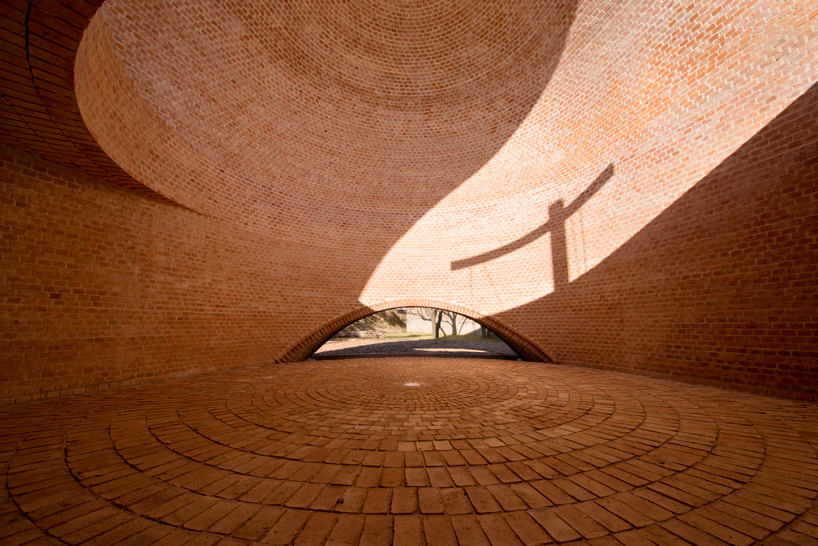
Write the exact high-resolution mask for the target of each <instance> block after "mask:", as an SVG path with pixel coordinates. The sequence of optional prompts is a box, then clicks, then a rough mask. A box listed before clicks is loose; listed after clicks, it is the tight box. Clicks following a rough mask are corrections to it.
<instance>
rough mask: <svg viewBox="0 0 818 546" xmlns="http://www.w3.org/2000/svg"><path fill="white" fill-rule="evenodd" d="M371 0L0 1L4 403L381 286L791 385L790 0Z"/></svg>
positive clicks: (536, 329) (806, 15) (804, 322)
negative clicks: (272, 0)
mask: <svg viewBox="0 0 818 546" xmlns="http://www.w3.org/2000/svg"><path fill="white" fill-rule="evenodd" d="M370 5H371V4H369V3H363V2H360V3H359V2H344V3H331V4H327V5H326V6H323V7H322V6H317V11H315V10H314V11H310V10H311V9H312V8H313V7H315V6H313V4H310V3H303V4H300V3H294V4H292V5H291V4H284V3H281V4H274V5H267V4H264V5H261V4H259V5H258V6H256V5H254V4H253V3H249V2H248V3H245V4H236V5H233V4H231V5H230V6H229V7H225V5H224V3H219V2H200V1H197V2H189V3H176V4H171V3H170V2H157V3H156V5H155V6H154V8H155V9H152V10H151V12H150V13H147V12H145V11H144V10H143V9H142V7H141V4H137V3H134V2H131V1H128V0H111V1H110V2H108V3H106V4H105V5H104V6H103V7H102V9H100V10H98V9H97V8H98V5H97V4H95V3H93V2H91V3H83V2H73V3H71V4H70V5H68V4H55V3H52V2H50V1H48V2H46V1H34V2H25V1H23V2H15V1H11V2H10V3H8V4H4V6H5V7H4V11H3V13H4V16H3V17H4V19H3V29H4V30H3V33H2V34H0V45H2V48H3V53H4V55H3V57H2V59H0V64H2V68H3V70H2V75H0V90H2V103H0V116H2V124H0V144H2V146H3V148H2V151H0V161H2V168H0V181H2V184H3V193H2V199H3V201H2V206H3V209H2V210H3V215H2V220H1V221H0V227H2V230H3V232H2V234H3V239H2V247H0V249H1V250H2V256H0V260H2V271H0V275H2V280H3V291H2V302H1V303H0V305H2V307H0V320H2V338H1V339H0V343H2V345H0V358H1V359H2V360H0V366H1V367H0V383H2V389H1V390H2V392H0V399H2V400H3V402H13V401H15V400H17V401H23V400H28V399H31V398H39V397H43V396H56V395H62V394H70V393H73V392H80V391H82V390H84V389H95V388H104V387H108V386H113V385H120V384H128V383H133V382H139V381H145V380H156V379H162V378H168V377H174V376H179V375H185V374H190V373H196V372H200V371H205V370H213V369H224V368H232V367H240V366H246V365H253V364H259V363H269V362H273V361H275V360H276V359H281V358H285V359H289V358H292V357H293V355H297V356H298V357H299V358H300V357H304V356H306V355H307V353H308V352H309V350H310V349H311V348H312V346H313V344H314V342H316V341H320V339H322V338H323V336H324V335H326V333H327V332H326V331H325V330H326V329H327V328H328V325H329V326H331V328H340V327H343V325H344V323H345V321H346V320H347V319H350V317H355V318H360V316H361V313H362V312H366V310H367V309H377V308H382V307H383V308H385V307H384V306H388V305H389V303H388V302H395V301H401V302H422V301H435V302H440V303H442V304H446V305H449V306H451V307H452V308H457V309H464V310H469V312H470V313H472V315H473V316H475V317H478V318H480V317H482V318H483V319H484V320H485V321H486V322H487V323H491V324H496V325H499V326H500V327H501V328H504V331H506V332H508V334H509V335H513V336H517V337H518V338H519V340H520V343H525V344H528V345H529V346H530V351H529V354H532V355H534V354H539V355H543V357H545V356H544V355H548V356H550V357H552V358H553V359H554V360H555V361H556V362H558V363H566V364H575V365H582V366H592V367H600V368H607V369H616V370H622V371H630V372H635V373H643V374H649V375H654V376H662V377H672V378H676V379H680V380H684V381H691V382H699V383H707V384H712V385H718V386H723V387H730V388H739V389H742V390H750V391H754V392H762V393H769V394H776V395H781V396H790V397H799V398H806V399H815V396H816V373H818V372H816V368H818V359H817V358H816V353H817V352H818V349H816V347H817V346H818V342H817V340H816V338H815V331H816V329H818V316H816V311H815V309H817V308H818V302H816V286H818V279H816V278H815V275H816V274H815V271H816V270H818V267H816V263H815V255H816V252H818V247H816V230H815V225H816V223H818V222H816V196H815V193H816V189H815V187H816V179H818V173H817V172H816V161H815V157H816V138H817V137H816V133H815V129H814V127H815V125H816V115H815V110H816V99H815V95H816V91H815V87H814V85H815V83H816V81H817V80H818V11H816V10H815V8H814V6H812V5H811V3H810V2H807V1H796V2H792V3H788V4H786V5H781V3H780V2H775V1H772V0H764V1H761V2H754V3H745V2H731V3H727V4H725V3H720V2H702V3H696V4H695V5H689V6H688V5H684V6H683V5H677V4H674V3H671V2H660V3H656V2H647V1H642V0H634V1H630V2H613V1H611V2H606V1H596V0H594V1H585V2H567V3H562V4H559V5H557V4H554V3H552V2H545V1H543V2H536V1H535V2H527V3H519V2H504V1H501V0H498V1H496V2H486V3H474V2H466V1H465V0H464V1H463V2H445V3H444V2H441V3H429V4H424V7H423V8H422V9H421V8H420V7H417V6H413V5H409V4H400V5H398V4H394V5H393V4H388V5H387V4H383V6H382V9H379V10H372V9H367V6H370ZM418 6H420V4H418ZM95 14H96V15H95ZM92 17H94V18H93V21H92ZM201 21H219V25H218V28H216V27H208V26H206V25H204V26H203V25H202V24H201ZM441 21H447V22H448V24H446V25H441ZM487 36H488V37H493V39H492V40H490V41H485V40H484V38H485V37H487ZM81 43H82V45H80V44H81ZM78 52H79V54H78ZM350 320H354V319H350Z"/></svg>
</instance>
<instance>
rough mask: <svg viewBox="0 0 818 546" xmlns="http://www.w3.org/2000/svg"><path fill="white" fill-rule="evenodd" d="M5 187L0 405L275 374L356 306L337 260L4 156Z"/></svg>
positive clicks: (347, 270) (353, 279)
mask: <svg viewBox="0 0 818 546" xmlns="http://www.w3.org/2000/svg"><path fill="white" fill-rule="evenodd" d="M0 183H1V184H2V188H3V191H2V205H1V206H2V209H1V210H2V213H1V214H0V229H2V246H0V260H2V262H1V263H2V265H0V268H1V269H0V284H2V287H3V288H2V306H0V320H1V321H2V323H0V331H2V332H3V334H2V346H1V347H0V349H1V350H0V359H1V360H0V400H2V401H3V402H10V401H13V400H17V401H24V400H28V399H32V398H39V397H42V396H57V395H60V394H63V395H64V394H70V393H74V392H83V391H85V390H92V389H96V388H102V387H108V386H116V385H122V384H130V383H134V382H140V381H145V380H155V379H164V378H169V377H176V376H181V375H186V374H190V373H196V372H200V371H205V370H216V369H224V368H231V367H236V366H246V365H252V364H258V363H265V362H272V361H273V360H274V359H275V358H277V357H278V356H280V355H281V353H282V352H283V351H284V350H285V349H286V348H287V347H288V344H292V343H294V342H295V341H297V340H298V339H299V338H300V337H302V336H303V335H304V334H305V333H307V332H309V331H310V330H311V329H314V328H316V327H318V326H320V325H321V324H322V323H323V322H324V321H325V320H326V317H332V316H337V315H341V314H344V313H345V312H347V311H348V310H350V309H352V308H355V307H358V306H360V304H359V303H358V302H357V298H356V295H357V294H356V291H355V289H354V288H355V286H356V285H357V284H360V283H362V282H364V280H365V275H364V274H363V273H362V272H361V271H358V270H356V269H354V267H355V266H354V264H347V266H346V267H345V265H344V263H343V262H344V261H345V259H344V257H343V256H342V254H343V252H341V251H338V250H333V249H322V248H312V249H306V248H303V247H302V248H299V249H295V248H294V247H293V246H292V245H289V244H288V243H286V242H284V243H282V242H277V241H274V240H270V239H268V238H265V237H262V236H259V235H255V234H252V233H249V232H245V231H242V230H240V229H237V228H234V227H231V226H228V225H225V224H223V223H220V222H217V221H213V220H211V219H208V218H205V217H203V216H202V215H200V214H197V213H194V212H191V211H188V210H185V209H182V208H179V207H174V206H172V205H168V204H165V203H161V202H157V201H156V200H152V199H148V198H145V197H142V196H140V195H138V194H136V193H132V192H129V191H128V190H123V189H120V188H117V187H115V186H112V185H110V184H107V183H103V182H98V181H95V180H94V179H91V178H89V177H83V176H81V175H77V174H75V173H72V172H70V171H67V170H65V169H62V168H59V167H56V166H54V165H51V164H48V163H46V162H44V161H42V160H38V159H36V158H33V157H31V156H26V155H23V154H21V153H19V152H15V151H12V150H10V149H7V148H5V149H2V151H0ZM333 253H334V254H336V255H337V256H336V258H337V259H334V260H333V263H334V265H335V266H337V267H336V268H334V269H333V270H328V269H325V268H324V265H325V263H326V261H325V260H326V258H327V257H328V255H330V254H333ZM346 261H347V262H348V260H346ZM347 282H348V283H349V284H347Z"/></svg>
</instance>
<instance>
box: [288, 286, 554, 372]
mask: <svg viewBox="0 0 818 546" xmlns="http://www.w3.org/2000/svg"><path fill="white" fill-rule="evenodd" d="M405 307H425V308H435V309H440V310H442V311H450V312H454V313H457V314H458V315H462V316H464V317H467V318H469V319H470V320H472V321H474V322H475V323H477V324H478V325H480V326H483V327H485V328H488V329H489V330H491V332H492V333H493V334H494V335H496V336H497V337H499V338H500V339H501V340H503V341H504V342H505V343H506V344H507V345H508V346H509V347H510V348H511V349H512V350H513V351H514V352H515V353H517V354H518V355H519V357H520V358H521V359H523V360H525V361H529V362H553V361H552V360H551V358H550V357H549V356H548V355H547V354H546V353H545V352H544V351H542V350H541V349H540V348H539V347H537V346H536V345H535V344H534V343H532V342H531V341H529V340H528V339H526V338H525V337H523V336H522V335H520V334H519V333H517V332H515V331H514V330H512V329H511V328H509V327H508V326H506V325H504V324H502V323H500V322H498V321H497V320H495V319H493V318H491V317H487V316H484V315H481V314H480V313H477V312H476V311H473V310H471V309H467V308H465V307H462V306H460V305H453V304H449V303H444V302H438V301H432V300H414V299H410V300H397V301H389V302H383V303H380V304H378V305H374V306H367V307H360V308H358V309H356V310H354V311H351V312H349V313H347V314H345V315H342V316H341V317H338V318H337V319H335V320H332V321H330V322H328V323H326V324H324V325H322V326H321V327H319V328H317V329H315V330H313V331H312V332H311V333H310V334H308V335H306V336H305V337H303V338H302V339H301V340H299V341H298V342H297V343H295V344H294V345H293V346H291V347H290V348H289V349H288V350H287V351H285V352H284V354H283V355H282V356H281V357H279V358H278V359H276V361H277V362H301V361H304V360H306V359H308V358H310V357H311V356H312V354H313V353H315V351H317V350H318V348H319V347H321V346H322V345H324V343H326V342H327V340H329V339H330V338H332V337H333V336H334V335H335V334H337V333H338V332H340V331H341V330H343V329H344V328H346V327H347V326H349V325H350V324H353V323H354V322H356V321H358V320H360V319H362V318H364V317H367V316H369V315H372V314H374V313H377V312H379V311H385V310H388V309H399V308H405Z"/></svg>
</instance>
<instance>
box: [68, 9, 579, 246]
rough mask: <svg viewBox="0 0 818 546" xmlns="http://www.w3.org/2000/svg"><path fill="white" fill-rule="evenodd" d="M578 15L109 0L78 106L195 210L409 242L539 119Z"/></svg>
mask: <svg viewBox="0 0 818 546" xmlns="http://www.w3.org/2000/svg"><path fill="white" fill-rule="evenodd" d="M573 4H574V3H573V2H565V3H559V4H557V3H554V2H548V1H545V0H539V1H534V2H503V1H492V2H472V1H468V0H459V1H450V0H446V1H435V2H420V1H402V2H375V1H372V0H359V1H355V2H239V3H225V2H199V1H188V2H169V1H166V2H159V3H157V4H156V5H155V7H152V8H151V10H144V9H143V6H142V5H141V4H139V3H135V2H131V1H129V0H111V1H109V2H106V3H105V5H104V7H103V8H102V10H101V12H100V13H99V14H98V15H97V16H96V17H95V20H94V21H93V22H92V24H91V27H90V28H89V30H88V31H87V32H86V34H85V37H84V42H83V46H82V47H81V49H80V52H79V56H78V64H77V74H78V78H77V79H78V84H79V85H78V88H77V94H78V99H79V103H80V106H81V109H82V112H83V116H84V118H85V120H86V123H87V124H88V126H89V128H90V129H91V131H92V133H93V134H94V136H95V138H96V139H97V141H98V142H99V143H100V145H101V146H102V148H103V149H104V150H105V151H106V152H107V153H108V154H109V155H110V156H111V157H112V158H113V159H114V160H115V161H117V162H118V163H119V164H120V165H121V166H122V167H123V168H124V169H125V170H126V171H128V172H129V173H131V174H132V175H133V176H134V177H135V178H137V179H138V180H140V181H142V182H143V183H144V184H145V185H147V186H149V187H151V188H154V189H155V190H157V191H158V192H160V193H162V194H163V195H166V196H168V197H170V198H172V199H174V200H176V201H177V202H179V203H181V204H184V205H186V206H188V207H190V208H192V209H194V210H197V211H200V212H203V213H206V214H210V215H214V216H217V217H220V218H223V219H228V220H229V221H231V222H234V223H238V224H240V225H242V226H246V227H249V228H251V229H254V230H261V231H268V230H272V231H273V232H275V233H277V234H281V235H284V236H286V237H288V238H307V239H310V238H313V237H316V236H321V234H322V233H325V232H326V231H327V230H333V231H335V232H337V233H339V234H340V235H350V234H353V235H355V236H357V237H361V236H363V237H376V238H394V237H395V236H400V234H401V233H402V231H403V230H405V229H406V227H407V224H406V222H405V221H401V220H400V219H398V220H397V221H396V220H395V218H401V217H406V216H407V215H408V216H409V217H411V218H412V219H417V218H418V217H419V216H420V215H422V214H423V213H424V212H425V211H427V210H428V209H429V208H431V207H433V206H434V205H435V204H436V203H437V202H438V201H439V200H440V199H441V198H442V197H443V196H445V195H446V194H447V193H448V192H450V191H451V190H452V189H454V188H456V187H457V186H458V185H460V184H461V183H462V182H463V181H464V180H466V179H467V178H468V177H470V176H471V175H473V174H474V173H475V172H477V171H478V170H479V169H480V168H481V167H483V166H484V165H485V164H486V163H487V162H488V161H489V160H490V159H491V158H492V157H493V156H494V155H495V154H496V153H497V151H498V149H500V147H502V146H503V145H504V144H505V143H506V141H507V140H508V139H509V137H510V136H511V135H512V134H513V133H514V131H515V130H516V129H517V128H518V126H519V125H520V124H521V122H522V121H523V120H524V119H525V118H526V116H527V115H528V114H529V113H530V111H531V109H532V107H533V105H534V104H535V103H536V101H537V100H538V98H539V97H540V95H541V93H542V91H543V89H544V88H545V86H546V85H547V83H548V80H549V78H550V76H551V74H552V73H553V70H554V68H555V67H556V65H557V62H558V61H559V58H560V54H561V53H562V49H563V46H564V43H565V39H566V37H567V35H568V30H569V28H570V25H571V22H572V20H573V16H574V10H573ZM136 135H140V137H141V138H136ZM486 189H489V188H486ZM316 212H319V214H316ZM305 215H308V216H309V217H310V218H311V221H310V222H304V221H303V218H304V217H305ZM362 218H365V220H366V221H364V222H362V221H361V220H362ZM372 227H376V228H377V229H376V230H373V229H372Z"/></svg>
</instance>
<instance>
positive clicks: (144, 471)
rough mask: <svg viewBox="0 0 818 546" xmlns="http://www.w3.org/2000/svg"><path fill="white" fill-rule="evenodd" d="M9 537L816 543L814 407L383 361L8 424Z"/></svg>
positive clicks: (210, 383) (135, 392)
mask: <svg viewBox="0 0 818 546" xmlns="http://www.w3.org/2000/svg"><path fill="white" fill-rule="evenodd" d="M0 418H2V421H0V423H1V424H2V429H1V430H0V432H2V476H3V480H4V482H5V483H4V487H3V488H2V494H3V498H2V499H0V543H2V544H4V545H12V544H99V545H106V544H129V545H141V544H166V545H170V544H204V545H209V544H223V545H227V544H235V545H239V544H255V543H260V544H299V545H300V544H305V545H306V544H392V543H394V544H429V545H431V544H467V545H468V546H478V545H481V544H493V545H498V544H502V545H506V544H509V545H516V544H525V545H533V544H546V543H555V542H556V543H590V544H599V545H618V544H624V545H641V544H687V543H691V544H700V545H701V544H730V545H745V544H754V543H765V544H774V545H789V544H799V545H800V544H816V543H818V506H816V492H818V454H816V447H818V407H816V405H815V404H809V403H800V402H796V401H788V400H781V399H775V398H767V397H761V396H756V395H746V394H742V393H737V392H730V391H723V390H716V389H712V388H708V387H696V386H691V385H688V384H680V383H674V382H669V381H660V380H652V379H647V378H644V377H638V376H630V375H627V374H617V373H611V372H605V371H598V370H590V369H582V368H573V367H568V366H558V365H550V364H533V363H526V362H514V361H507V360H487V359H480V360H477V359H466V358H464V359H452V358H445V359H444V358H415V357H405V358H390V359H387V358H384V359H372V358H370V359H348V360H335V361H318V362H305V363H298V364H280V365H273V366H267V367H257V368H249V369H242V370H235V371H231V372H224V373H218V374H203V375H198V376H194V377H190V378H186V379H180V380H174V381H169V382H164V383H160V384H154V385H149V386H142V387H134V388H128V389H120V390H116V391H108V392H106V393H100V394H95V395H83V396H76V397H72V398H65V399H60V400H50V401H45V402H38V403H32V404H27V405H20V406H14V407H10V408H6V409H4V410H3V411H2V413H1V414H0Z"/></svg>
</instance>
